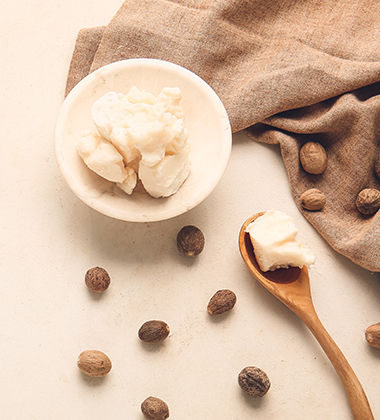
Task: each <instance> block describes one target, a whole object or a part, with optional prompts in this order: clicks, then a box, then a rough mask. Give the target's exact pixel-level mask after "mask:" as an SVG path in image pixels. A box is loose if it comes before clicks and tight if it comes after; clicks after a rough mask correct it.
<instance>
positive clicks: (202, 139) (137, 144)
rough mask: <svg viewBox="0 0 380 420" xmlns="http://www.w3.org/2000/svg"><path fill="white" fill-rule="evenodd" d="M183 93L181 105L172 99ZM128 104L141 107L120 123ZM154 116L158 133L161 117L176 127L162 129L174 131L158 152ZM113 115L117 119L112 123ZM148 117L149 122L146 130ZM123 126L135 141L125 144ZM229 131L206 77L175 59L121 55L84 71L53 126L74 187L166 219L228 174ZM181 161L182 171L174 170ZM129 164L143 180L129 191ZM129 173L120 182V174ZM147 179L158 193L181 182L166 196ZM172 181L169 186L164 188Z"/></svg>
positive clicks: (124, 212) (88, 196)
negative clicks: (174, 62) (173, 175)
mask: <svg viewBox="0 0 380 420" xmlns="http://www.w3.org/2000/svg"><path fill="white" fill-rule="evenodd" d="M110 92H113V93H110ZM179 92H180V96H179ZM179 97H181V99H180V103H179V105H180V108H178V109H179V110H177V108H176V106H175V105H173V104H175V102H176V101H177V102H179V100H178V98H179ZM118 98H119V99H120V98H121V100H119V99H118ZM168 98H169V99H168ZM173 98H174V99H173ZM115 101H116V102H115ZM117 101H119V102H117ZM139 101H141V105H140V102H139ZM156 102H157V103H158V105H157V106H156V105H155V104H156ZM95 103H97V104H98V105H97V106H95V110H96V112H94V104H95ZM115 103H116V105H115ZM120 104H121V105H120ZM151 104H153V105H151ZM162 104H164V105H162ZM149 107H150V108H149ZM152 107H153V108H152ZM124 109H125V110H126V112H129V113H131V112H132V114H130V115H132V117H133V116H134V115H135V114H133V112H136V118H135V120H134V119H133V118H132V117H130V118H129V120H128V119H127V120H126V122H125V123H123V124H124V126H122V127H119V126H118V125H117V124H118V121H119V120H120V118H123V115H124V114H123V112H124ZM151 109H152V110H153V111H151ZM147 110H148V111H149V115H148V114H147V112H148V111H147ZM120 115H121V117H120ZM116 117H117V118H116ZM154 118H158V119H160V120H159V121H158V122H157V124H158V125H157V126H158V127H161V128H159V130H161V131H159V130H158V131H159V132H160V133H162V132H163V131H162V124H164V125H165V124H166V125H165V127H166V126H168V127H169V128H170V127H172V128H173V129H172V131H173V132H174V133H178V134H176V135H175V137H173V135H172V134H171V131H170V130H169V134H165V135H161V137H162V138H164V139H166V140H165V141H169V140H170V139H172V138H174V140H173V141H172V140H170V141H171V143H170V144H169V143H168V145H167V146H166V149H165V147H164V148H161V149H162V150H161V151H160V150H159V149H157V147H156V148H155V149H154V150H153V149H152V148H151V147H150V138H152V145H153V143H154V142H155V141H156V142H157V138H154V133H155V132H156V130H155V127H156V125H155V124H156V121H155V120H154ZM110 121H111V122H112V124H113V123H115V124H116V125H115V124H114V125H113V126H112V127H111V130H109V126H108V125H107V124H108V123H109V122H110ZM134 121H136V124H135V125H133V124H134ZM145 121H147V124H148V125H149V124H150V125H149V127H148V128H147V129H145V128H146V127H145V126H144V124H145ZM162 121H163V122H162ZM168 121H169V123H168ZM161 123H162V124H161ZM160 124H161V125H160ZM170 129H171V128H170ZM123 130H126V131H125V132H127V135H128V136H129V137H128V141H129V142H130V143H131V144H130V145H129V146H130V147H129V148H128V150H126V148H125V147H123V145H125V144H124V143H120V142H118V141H119V139H120V138H121V139H122V140H123V139H124V138H125V132H124V131H123ZM176 130H177V131H176ZM164 132H165V130H164ZM150 133H153V134H150ZM102 136H107V137H106V138H102ZM123 136H124V137H123ZM231 138H232V136H231V127H230V124H229V120H228V116H227V112H226V110H225V109H224V106H223V104H222V102H221V101H220V99H219V97H218V96H217V94H216V93H215V92H214V91H213V90H212V88H211V87H210V86H209V85H208V84H207V83H206V82H205V81H203V80H202V79H201V78H200V77H198V76H197V75H195V74H194V73H192V72H191V71H189V70H187V69H185V68H183V67H180V66H178V65H176V64H173V63H169V62H166V61H161V60H155V59H145V58H142V59H130V60H123V61H118V62H116V63H112V64H109V65H107V66H104V67H102V68H100V69H98V70H96V71H95V72H93V73H91V74H89V75H88V76H87V77H85V78H84V79H83V80H82V81H81V82H79V83H78V84H77V85H76V86H75V87H74V89H73V90H72V91H71V92H70V93H69V95H68V96H67V98H66V99H65V101H64V103H63V105H62V109H61V111H60V114H59V117H58V122H57V126H56V133H55V143H56V155H57V160H58V164H59V167H60V169H61V171H62V174H63V176H64V178H65V179H66V181H67V183H68V185H69V186H70V188H71V189H72V191H73V192H74V193H75V194H76V195H77V196H78V197H79V198H80V199H81V200H82V201H83V202H84V203H86V204H87V205H88V206H90V207H92V208H94V209H95V210H97V211H99V212H101V213H103V214H105V215H107V216H110V217H114V218H116V219H120V220H125V221H130V222H149V221H157V220H164V219H169V218H171V217H174V216H177V215H179V214H182V213H184V212H186V211H188V210H190V209H191V208H193V207H195V206H196V205H197V204H199V203H200V202H201V201H203V200H204V199H205V198H206V197H207V196H208V195H209V194H210V193H211V191H212V190H213V189H214V188H215V186H216V185H217V183H218V181H219V180H220V178H221V176H222V175H223V172H224V170H225V168H226V166H227V162H228V159H229V156H230V153H231ZM131 139H132V140H133V141H132V140H131ZM168 139H169V140H168ZM159 140H160V138H159ZM185 143H186V144H185ZM78 144H79V146H78ZM164 149H165V150H166V151H165V150H164ZM152 150H153V152H152ZM157 150H158V151H159V152H160V153H161V154H160V153H159V152H157ZM79 152H80V153H79ZM119 153H120V154H119ZM129 156H132V157H131V158H130V160H131V162H129V161H128V157H129ZM135 156H137V158H136V159H134V160H133V158H134V157H135ZM183 156H185V157H183ZM160 159H161V160H160ZM164 160H165V162H164ZM185 160H186V162H185ZM157 162H158V163H157ZM178 162H179V163H178ZM159 164H161V166H158V165H159ZM179 164H180V165H182V166H181V169H180V170H179V169H176V166H178V165H179ZM107 165H114V166H107ZM140 165H141V166H140ZM155 165H157V166H155ZM186 165H188V167H187V166H186ZM129 166H131V168H130V167H129ZM132 167H133V169H134V171H135V173H136V174H139V173H141V175H142V178H143V179H142V181H143V182H141V181H139V182H138V183H137V185H136V187H135V188H133V192H132V193H131V194H129V193H130V190H131V185H132V187H134V182H135V180H134V179H133V176H134V175H133V170H132ZM139 168H140V169H141V168H143V169H144V170H141V171H139ZM172 168H174V170H176V171H177V174H180V176H181V177H182V179H179V180H178V179H174V180H172V181H170V179H167V178H165V176H166V177H169V178H170V174H171V173H172ZM127 173H128V178H125V179H126V181H125V182H124V181H123V182H124V184H123V183H121V182H120V177H121V178H124V177H126V176H127V175H126V174H127ZM131 174H132V175H131ZM160 177H161V178H162V177H164V179H163V180H161V179H159V181H160V182H161V181H162V182H161V184H159V188H158V189H157V186H156V185H154V183H155V182H157V178H160ZM107 178H108V179H107ZM177 178H178V177H177ZM183 179H185V181H184V182H183ZM112 180H115V182H112ZM116 181H117V182H116ZM137 181H138V179H137ZM144 182H145V185H146V187H147V189H150V192H151V194H154V195H156V196H157V195H159V194H161V193H162V194H165V192H166V191H168V194H169V193H170V194H171V193H172V191H174V190H176V189H177V188H178V185H179V184H180V186H179V188H178V190H176V192H175V193H173V194H172V195H169V196H168V197H162V198H155V197H153V196H151V195H149V194H148V193H147V192H146V190H145V189H144ZM167 182H171V184H170V185H171V187H170V188H169V189H167V188H162V185H163V184H165V183H167ZM123 188H124V190H123Z"/></svg>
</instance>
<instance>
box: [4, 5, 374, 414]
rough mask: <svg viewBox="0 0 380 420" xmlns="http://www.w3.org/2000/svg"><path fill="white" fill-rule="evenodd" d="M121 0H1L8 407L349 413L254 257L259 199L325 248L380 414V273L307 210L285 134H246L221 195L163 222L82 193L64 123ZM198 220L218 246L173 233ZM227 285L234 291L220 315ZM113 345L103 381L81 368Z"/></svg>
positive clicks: (327, 312)
mask: <svg viewBox="0 0 380 420" xmlns="http://www.w3.org/2000/svg"><path fill="white" fill-rule="evenodd" d="M119 5H120V1H119V0H109V1H108V2H97V4H96V5H95V4H94V3H93V2H91V1H89V0H82V1H81V2H76V1H74V0H66V1H51V2H46V1H42V0H35V1H33V2H31V1H26V0H21V1H20V2H12V1H10V0H6V1H5V0H3V1H2V13H1V15H0V23H1V27H2V33H3V35H2V37H1V38H0V52H1V55H2V68H1V79H0V88H1V96H0V112H1V115H2V140H1V143H0V157H1V181H0V184H1V206H0V215H1V220H2V229H1V239H0V241H1V248H0V265H1V268H0V275H1V279H2V290H1V294H0V308H1V316H0V342H1V346H0V357H1V361H2V366H1V380H0V393H1V396H2V411H1V418H2V419H4V420H51V419H54V420H61V419H62V420H66V419H70V420H83V419H90V418H91V419H95V420H103V419H112V420H124V419H128V420H142V415H141V414H140V411H139V405H140V403H141V401H142V400H143V399H144V398H145V397H146V396H148V395H155V396H158V397H161V398H163V399H165V400H166V401H167V403H168V404H169V406H170V409H171V416H170V419H177V420H195V419H197V420H198V419H201V420H216V419H218V420H250V419H252V418H255V419H259V420H269V419H270V420H272V419H276V420H277V419H282V420H288V419H289V420H317V419H321V418H324V419H325V420H346V419H349V418H350V414H349V411H348V405H347V404H346V401H345V396H344V393H343V390H342V387H341V385H340V383H339V380H338V379H337V377H336V375H335V373H334V371H333V369H332V368H331V366H330V364H329V362H328V360H327V359H326V358H325V356H324V354H323V353H322V352H321V350H320V348H319V346H318V345H317V344H316V342H315V341H314V339H313V338H312V336H311V335H310V334H309V333H308V332H307V330H306V328H304V327H303V325H301V323H300V322H299V321H298V320H297V319H296V318H295V317H294V316H293V315H292V314H291V313H290V312H289V311H288V310H287V309H286V308H285V307H283V306H282V305H281V304H280V303H277V302H276V301H275V300H274V299H273V298H272V297H271V296H269V295H268V293H266V292H265V291H264V290H263V289H262V288H261V287H259V286H258V285H257V284H256V282H255V280H254V279H253V278H252V277H251V276H250V274H249V273H248V270H246V268H245V266H244V265H243V262H242V260H241V258H240V255H239V253H238V250H237V236H238V232H239V228H240V226H241V224H242V223H243V222H244V220H245V219H246V218H247V217H248V216H250V215H251V214H253V213H255V212H257V211H259V210H263V209H267V208H277V209H280V210H283V211H285V212H287V213H288V214H289V215H290V216H292V217H294V219H295V221H296V223H297V224H298V226H299V227H300V228H301V234H300V239H302V240H303V241H304V242H305V243H307V244H308V245H310V246H311V247H312V249H313V251H314V252H315V253H316V255H317V257H318V259H317V262H316V264H315V266H314V267H313V269H312V274H311V277H312V290H313V295H314V300H315V305H316V308H317V311H318V312H319V315H320V317H321V319H322V321H323V322H324V323H325V324H326V327H327V329H328V330H329V331H330V332H331V334H332V336H333V337H334V338H335V340H336V341H337V343H338V344H339V345H340V346H341V348H342V350H343V352H344V353H345V354H346V356H347V358H348V359H349V361H350V362H351V364H352V366H353V368H354V369H355V370H356V372H357V374H358V376H359V378H360V380H361V381H362V383H363V386H364V388H365V390H366V391H367V394H368V397H369V400H370V402H371V404H372V408H373V411H374V415H375V417H376V418H377V417H380V400H379V398H378V390H379V388H380V377H379V375H378V373H377V372H378V369H379V363H380V351H376V350H372V349H370V348H369V347H368V346H367V345H366V343H365V340H364V330H365V328H366V326H368V325H369V324H372V323H375V322H378V321H380V319H379V310H378V308H379V299H380V277H379V274H371V273H370V272H368V271H365V270H363V269H360V268H359V267H358V266H356V265H354V264H352V263H350V262H349V261H348V260H347V259H346V258H344V257H342V256H339V255H338V254H336V253H335V252H334V251H333V250H331V248H329V247H328V245H327V244H326V243H325V242H324V241H323V240H322V239H321V237H320V236H319V235H318V234H317V233H316V232H315V230H314V229H313V228H312V227H311V226H310V225H309V224H308V223H307V221H306V220H305V219H304V218H303V217H302V216H301V215H300V214H299V212H298V210H297V208H296V206H295V204H294V202H293V199H292V197H291V195H290V191H289V187H288V181H287V176H286V173H285V169H284V167H283V163H282V159H281V157H280V155H279V151H278V146H268V145H262V144H257V143H254V142H252V141H251V140H249V139H248V138H247V137H246V136H245V135H243V134H238V135H235V136H234V144H233V148H232V157H231V161H230V163H229V166H228V168H227V171H226V173H225V175H224V177H223V179H222V181H221V182H220V184H219V185H218V187H217V188H216V190H215V191H214V192H213V193H212V194H211V196H210V197H209V198H208V199H207V200H206V201H205V202H204V203H203V204H201V205H200V206H199V207H197V208H195V209H193V210H192V211H191V212H189V213H187V214H185V215H183V216H180V217H178V218H176V219H172V220H169V221H166V222H158V223H153V224H149V225H146V224H128V223H125V222H120V221H117V220H113V219H109V218H107V217H105V216H102V215H100V214H98V213H96V212H95V211H93V210H91V209H90V208H88V207H87V206H85V205H84V204H82V203H81V202H80V201H79V200H78V199H77V198H76V197H75V196H74V194H73V193H72V192H71V191H70V190H69V188H68V187H67V185H66V184H65V183H64V181H63V179H62V176H61V175H60V173H59V170H58V167H57V164H56V161H55V157H54V143H53V133H54V126H55V120H56V117H57V114H58V110H59V107H60V104H61V102H62V99H63V94H64V87H65V81H66V75H67V69H68V65H69V61H70V58H71V54H72V50H73V47H74V42H75V37H76V34H77V32H78V30H79V29H80V28H82V27H86V26H94V25H95V26H96V25H101V24H104V23H105V21H107V20H108V19H109V18H111V16H112V14H113V13H114V11H115V10H116V9H117V8H118V7H119ZM187 223H193V224H196V225H198V226H199V227H200V228H201V229H202V230H203V231H204V233H205V236H206V247H205V250H204V252H203V253H202V254H201V255H200V257H199V258H198V259H197V260H195V261H194V262H193V263H191V262H189V261H188V260H186V259H183V258H182V257H180V256H179V255H178V254H177V252H176V248H175V235H176V232H177V230H178V229H179V228H180V227H182V226H183V225H184V224H187ZM94 265H100V266H104V267H105V268H106V269H108V270H109V272H110V274H111V276H112V283H111V286H110V288H109V290H108V292H107V293H106V294H105V295H104V296H101V297H100V298H97V297H93V296H91V295H90V294H89V293H88V292H87V290H86V288H85V286H84V279H83V277H84V273H85V271H86V270H87V269H88V268H89V267H91V266H94ZM220 288H231V289H232V290H234V291H235V293H236V294H237V298H238V302H237V304H236V306H235V309H234V311H233V312H232V313H230V314H228V315H227V316H224V317H222V318H219V319H217V320H212V319H210V318H209V317H208V315H207V312H206V306H207V303H208V299H209V297H210V296H211V295H212V294H213V293H214V292H215V291H216V290H217V289H220ZM152 318H158V319H163V320H165V321H167V322H168V323H169V325H170V326H171V330H172V333H171V335H170V337H169V338H168V340H167V341H166V343H165V344H164V345H163V346H162V347H159V348H154V347H153V348H151V347H146V346H144V345H141V343H140V342H139V340H138V339H137V330H138V328H139V327H140V325H141V324H142V323H143V322H144V321H146V320H148V319H152ZM91 348H96V349H99V350H103V351H104V352H106V353H107V354H108V355H109V356H110V358H111V359H112V362H113V369H112V371H111V373H110V375H109V376H108V377H107V378H105V380H104V381H99V380H93V381H88V380H86V379H84V378H83V377H82V376H81V375H80V374H79V372H78V369H77V368H76V365H75V364H76V358H77V356H78V354H79V353H80V352H81V351H82V350H84V349H91ZM247 365H257V366H259V367H261V368H262V369H264V370H265V371H266V372H267V373H268V375H269V377H270V378H271V381H272V388H271V390H270V392H269V393H268V395H267V396H266V397H265V398H264V399H262V400H259V401H257V400H251V399H250V398H246V397H245V396H244V395H243V394H242V393H241V392H240V389H239V388H238V385H237V375H238V373H239V371H240V370H241V369H242V368H243V367H245V366H247Z"/></svg>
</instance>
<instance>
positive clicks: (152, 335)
mask: <svg viewBox="0 0 380 420" xmlns="http://www.w3.org/2000/svg"><path fill="white" fill-rule="evenodd" d="M169 333H170V328H169V325H168V324H167V323H166V322H163V321H155V320H153V321H147V322H145V323H144V324H143V325H142V326H141V328H140V329H139V338H140V340H142V341H145V342H147V343H159V342H160V341H164V340H165V338H166V337H167V336H168V335H169Z"/></svg>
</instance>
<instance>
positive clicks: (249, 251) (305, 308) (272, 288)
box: [239, 213, 374, 420]
mask: <svg viewBox="0 0 380 420" xmlns="http://www.w3.org/2000/svg"><path fill="white" fill-rule="evenodd" d="M263 214H264V213H257V214H255V215H254V216H252V217H250V218H249V219H247V220H246V221H245V222H244V223H243V226H242V228H241V230H240V235H239V248H240V253H241V256H242V258H243V260H244V262H245V263H246V265H247V266H248V268H249V270H250V271H251V272H252V274H253V275H254V276H255V277H256V278H257V280H258V281H259V282H260V283H261V284H262V285H263V286H264V287H265V288H266V289H267V290H268V291H269V292H270V293H271V294H272V295H273V296H275V297H276V298H277V299H279V300H280V301H281V302H282V303H283V304H284V305H286V306H287V307H288V308H289V309H290V310H291V311H292V312H294V313H295V314H296V315H297V316H298V317H299V318H300V319H301V320H302V321H303V322H304V323H305V324H306V326H307V327H308V328H309V329H310V331H311V332H312V333H313V335H314V337H315V338H316V339H317V340H318V342H319V344H320V345H321V347H322V349H323V350H324V352H325V353H326V355H327V357H328V358H329V359H330V361H331V363H332V365H333V366H334V368H335V370H336V372H337V374H338V375H339V377H340V379H341V381H342V383H343V386H344V389H345V391H346V395H347V398H348V401H349V404H350V407H351V411H352V414H353V418H354V419H355V420H373V419H374V417H373V414H372V411H371V408H370V406H369V403H368V400H367V397H366V395H365V393H364V390H363V388H362V386H361V384H360V382H359V380H358V378H357V377H356V375H355V372H354V371H353V370H352V368H351V366H350V364H349V363H348V361H347V359H346V358H345V357H344V355H343V353H342V352H341V350H340V349H339V347H338V346H337V344H336V343H335V342H334V340H333V339H332V338H331V336H330V335H329V334H328V332H327V331H326V329H325V327H324V326H323V324H322V323H321V321H320V319H319V318H318V315H317V313H316V311H315V309H314V305H313V301H312V297H311V291H310V280H309V272H308V269H307V267H303V268H298V267H290V268H280V269H278V270H274V271H266V272H264V271H262V270H261V269H260V267H259V265H258V263H257V260H256V257H255V252H254V247H253V245H252V242H251V239H250V236H249V233H247V232H246V228H247V226H248V225H249V224H250V223H252V222H253V221H254V220H255V219H257V218H258V217H259V216H262V215H263Z"/></svg>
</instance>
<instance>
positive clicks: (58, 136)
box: [54, 58, 232, 222]
mask: <svg viewBox="0 0 380 420" xmlns="http://www.w3.org/2000/svg"><path fill="white" fill-rule="evenodd" d="M136 65H141V66H147V65H148V66H157V67H159V68H160V69H162V68H166V69H170V70H175V71H176V72H178V73H180V74H181V75H182V76H184V77H185V78H191V79H193V81H195V82H196V84H197V85H198V86H199V87H200V88H201V89H203V90H205V91H206V93H207V95H208V97H210V99H211V100H212V101H213V104H214V106H215V109H216V111H217V115H218V119H219V120H220V124H221V127H222V133H224V135H223V136H221V141H223V147H222V151H221V152H220V155H221V156H220V164H219V165H218V172H219V173H218V175H217V176H216V177H215V179H214V182H212V183H210V185H209V186H208V188H205V189H203V190H202V193H201V194H199V195H197V196H196V199H195V200H194V201H191V204H187V205H182V206H177V207H175V208H173V209H168V211H166V212H164V213H163V212H162V213H160V214H159V215H157V216H153V215H145V214H144V213H138V214H136V213H133V214H132V213H129V214H128V212H126V211H122V212H120V211H117V210H116V209H115V208H110V207H109V206H107V205H104V204H102V203H100V202H99V201H98V200H97V199H94V198H90V197H88V196H84V195H83V194H82V193H81V190H80V189H79V188H78V187H77V185H78V183H77V182H76V178H75V176H73V175H72V173H71V171H70V170H69V169H68V165H66V164H65V158H64V156H63V147H61V144H63V141H64V129H65V121H66V120H67V114H68V112H69V111H70V109H71V106H72V105H73V103H74V102H75V100H76V99H77V98H78V96H80V95H81V94H82V93H83V92H85V91H86V88H87V87H88V85H90V84H91V83H92V81H93V80H94V79H96V78H98V76H100V75H102V77H107V76H108V75H111V74H112V73H113V72H115V71H117V70H120V69H125V68H128V67H134V66H136ZM54 138H55V155H56V160H57V163H58V167H59V169H60V171H61V173H62V175H63V178H64V179H65V181H66V183H67V184H68V186H69V187H70V189H71V190H72V192H73V193H74V194H75V195H76V196H77V197H78V198H79V199H80V200H81V201H82V202H84V203H85V204H87V205H88V206H89V207H91V208H93V209H94V210H97V211H98V212H100V213H102V214H104V215H106V216H109V217H112V218H115V219H118V220H123V221H127V222H155V221H160V220H167V219H170V218H173V217H176V216H179V215H181V214H183V213H185V212H187V211H189V210H191V209H192V208H194V207H196V206H197V205H198V204H200V203H201V202H202V201H203V200H205V199H206V198H207V197H208V196H209V195H210V193H211V192H212V191H213V190H214V188H215V187H216V185H217V184H218V182H219V181H220V179H221V177H222V175H223V173H224V172H225V169H226V167H227V164H228V161H229V158H230V154H231V148H232V132H231V125H230V121H229V118H228V114H227V111H226V109H225V107H224V105H223V103H222V101H221V99H220V98H219V96H218V95H217V94H216V92H215V91H214V90H213V89H212V87H211V86H210V85H209V84H208V83H207V82H205V81H204V80H203V79H202V78H201V77H199V76H198V75H197V74H195V73H193V72H192V71H191V70H188V69H186V68H185V67H182V66H180V65H178V64H175V63H171V62H169V61H165V60H159V59H154V58H131V59H125V60H119V61H115V62H113V63H110V64H107V65H105V66H102V67H100V68H99V69H97V70H95V71H94V72H92V73H90V74H88V75H87V76H85V77H84V78H83V79H82V80H81V81H79V82H78V84H77V85H75V86H74V87H73V89H72V90H71V91H70V92H69V94H68V95H67V96H66V98H65V99H64V101H63V103H62V105H61V108H60V111H59V114H58V118H57V123H56V127H55V135H54ZM168 198H170V197H168Z"/></svg>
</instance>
